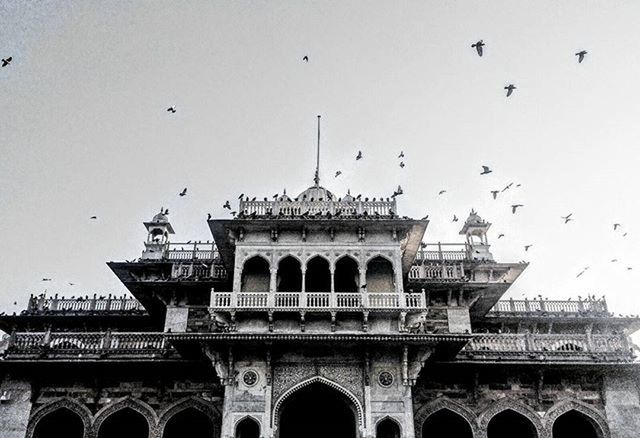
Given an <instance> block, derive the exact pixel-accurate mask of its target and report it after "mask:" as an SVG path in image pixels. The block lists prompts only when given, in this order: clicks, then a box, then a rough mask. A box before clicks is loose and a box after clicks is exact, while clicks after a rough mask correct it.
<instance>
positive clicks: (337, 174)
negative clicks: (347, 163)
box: [335, 170, 342, 178]
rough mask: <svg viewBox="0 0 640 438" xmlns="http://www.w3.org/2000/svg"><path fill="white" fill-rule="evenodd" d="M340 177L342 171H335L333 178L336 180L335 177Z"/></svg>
mask: <svg viewBox="0 0 640 438" xmlns="http://www.w3.org/2000/svg"><path fill="white" fill-rule="evenodd" d="M340 175H342V171H340V170H338V171H336V176H335V177H336V178H337V177H339V176H340Z"/></svg>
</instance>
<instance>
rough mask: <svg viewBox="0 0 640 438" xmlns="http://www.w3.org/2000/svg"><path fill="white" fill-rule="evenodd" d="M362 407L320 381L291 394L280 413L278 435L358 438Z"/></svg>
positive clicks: (283, 436)
mask: <svg viewBox="0 0 640 438" xmlns="http://www.w3.org/2000/svg"><path fill="white" fill-rule="evenodd" d="M358 414H359V412H358V409H357V407H356V406H355V405H354V403H353V401H352V400H351V399H350V398H349V397H347V395H345V394H344V393H342V392H340V391H338V390H337V389H335V388H333V387H331V386H329V385H327V384H325V383H324V382H323V381H321V380H316V381H314V382H312V383H310V384H308V385H304V386H301V387H300V388H299V389H297V390H296V391H295V392H292V393H290V394H289V395H288V396H287V397H286V399H285V400H283V401H282V404H281V405H280V406H279V409H278V412H277V428H276V430H275V433H276V437H277V438H299V437H305V438H329V437H330V438H357V437H358V436H359V434H358Z"/></svg>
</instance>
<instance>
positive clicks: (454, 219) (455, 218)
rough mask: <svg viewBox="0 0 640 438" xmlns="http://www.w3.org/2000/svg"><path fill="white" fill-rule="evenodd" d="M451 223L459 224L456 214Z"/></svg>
mask: <svg viewBox="0 0 640 438" xmlns="http://www.w3.org/2000/svg"><path fill="white" fill-rule="evenodd" d="M451 222H458V216H456V215H455V214H454V215H453V219H452V220H451Z"/></svg>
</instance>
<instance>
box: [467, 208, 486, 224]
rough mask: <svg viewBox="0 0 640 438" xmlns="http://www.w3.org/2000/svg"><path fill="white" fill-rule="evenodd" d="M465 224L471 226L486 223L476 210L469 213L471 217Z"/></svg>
mask: <svg viewBox="0 0 640 438" xmlns="http://www.w3.org/2000/svg"><path fill="white" fill-rule="evenodd" d="M465 223H466V224H469V225H472V224H476V225H480V224H484V223H485V222H484V220H483V219H482V218H481V217H480V215H479V214H478V213H477V212H476V211H475V210H471V213H469V217H468V218H467V220H466V221H465Z"/></svg>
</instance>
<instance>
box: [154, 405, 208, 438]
mask: <svg viewBox="0 0 640 438" xmlns="http://www.w3.org/2000/svg"><path fill="white" fill-rule="evenodd" d="M213 431H214V429H213V421H212V420H211V418H209V417H208V416H207V415H206V414H205V413H204V412H202V411H199V410H198V409H196V408H187V409H185V410H183V411H180V412H178V413H177V414H175V415H174V416H173V417H171V418H170V419H169V421H167V425H166V426H165V427H164V433H163V434H162V437H163V438H182V437H185V436H186V437H189V438H213V436H214V432H213Z"/></svg>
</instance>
